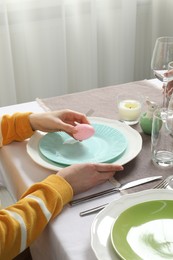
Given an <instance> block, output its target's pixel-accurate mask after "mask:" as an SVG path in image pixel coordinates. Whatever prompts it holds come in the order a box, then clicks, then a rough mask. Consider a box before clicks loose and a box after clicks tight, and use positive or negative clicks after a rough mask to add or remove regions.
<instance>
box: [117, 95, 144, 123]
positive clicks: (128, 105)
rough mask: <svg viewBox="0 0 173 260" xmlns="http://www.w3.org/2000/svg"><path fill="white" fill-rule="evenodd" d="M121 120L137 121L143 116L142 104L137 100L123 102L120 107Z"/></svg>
mask: <svg viewBox="0 0 173 260" xmlns="http://www.w3.org/2000/svg"><path fill="white" fill-rule="evenodd" d="M118 110H119V116H120V119H121V120H127V121H136V120H138V119H139V117H140V114H141V104H140V102H139V101H137V100H131V99H128V100H122V101H120V103H119V105H118Z"/></svg>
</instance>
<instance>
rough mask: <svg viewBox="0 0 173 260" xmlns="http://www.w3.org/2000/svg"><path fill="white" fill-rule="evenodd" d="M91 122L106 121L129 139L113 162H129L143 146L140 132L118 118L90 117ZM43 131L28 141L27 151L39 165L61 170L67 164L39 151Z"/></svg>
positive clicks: (122, 163)
mask: <svg viewBox="0 0 173 260" xmlns="http://www.w3.org/2000/svg"><path fill="white" fill-rule="evenodd" d="M89 119H90V122H91V123H104V124H105V125H108V126H111V127H112V128H115V129H117V130H118V131H120V132H121V133H122V134H123V135H124V136H125V137H126V138H127V140H128V146H127V149H126V150H125V152H124V153H123V155H122V156H121V157H120V158H119V159H117V160H115V161H114V162H113V163H116V164H121V165H124V164H126V163H127V162H129V161H131V160H132V159H134V158H135V157H136V156H137V155H138V153H139V152H140V151H141V148H142V138H141V136H140V134H139V133H138V132H137V131H136V130H134V129H133V128H132V127H130V126H128V125H126V124H125V123H121V122H119V121H117V120H111V119H106V118H101V117H90V118H89ZM43 135H44V134H43V133H40V132H36V133H35V134H34V135H33V136H32V137H31V138H30V139H29V141H28V143H27V152H28V154H29V156H30V157H31V158H32V159H33V160H34V161H35V162H36V163H37V164H39V165H41V166H43V167H45V168H47V169H50V170H55V171H57V170H59V169H61V168H63V167H65V166H63V165H60V164H58V163H54V162H50V161H49V160H47V159H46V158H45V157H43V156H42V155H41V153H40V152H39V147H38V146H39V141H40V139H41V138H42V137H43Z"/></svg>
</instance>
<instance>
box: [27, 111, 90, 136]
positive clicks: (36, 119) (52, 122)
mask: <svg viewBox="0 0 173 260" xmlns="http://www.w3.org/2000/svg"><path fill="white" fill-rule="evenodd" d="M29 119H30V124H31V127H32V129H33V130H40V131H43V132H57V131H64V132H66V133H68V134H69V135H72V134H74V133H75V129H74V126H75V125H76V123H75V122H77V123H83V124H90V123H89V121H88V119H87V117H86V116H85V115H84V114H82V113H79V112H76V111H73V110H69V109H65V110H59V111H52V112H45V113H37V114H36V113H33V114H30V116H29Z"/></svg>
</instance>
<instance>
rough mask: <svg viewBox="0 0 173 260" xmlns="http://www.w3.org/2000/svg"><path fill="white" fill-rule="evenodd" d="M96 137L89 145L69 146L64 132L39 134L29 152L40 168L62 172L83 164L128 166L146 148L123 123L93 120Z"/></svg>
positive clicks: (75, 144)
mask: <svg viewBox="0 0 173 260" xmlns="http://www.w3.org/2000/svg"><path fill="white" fill-rule="evenodd" d="M90 122H91V124H92V125H93V127H94V128H95V135H94V136H93V137H91V138H89V139H87V140H85V141H82V142H76V143H74V144H68V143H66V141H67V140H68V139H69V138H70V137H69V136H68V135H67V134H66V133H64V132H57V133H48V134H46V135H43V133H39V132H37V133H35V134H34V135H33V136H32V137H31V138H30V140H29V142H28V144H27V152H28V154H29V155H30V157H31V158H32V159H33V160H34V161H35V162H36V163H37V164H39V165H41V166H43V167H45V168H48V169H52V170H59V169H60V168H63V167H66V166H67V165H71V164H75V163H83V162H96V163H97V162H111V163H117V164H122V165H123V164H125V163H127V162H129V161H130V160H132V159H133V158H135V157H136V156H137V154H138V153H139V152H140V150H141V148H142V139H141V136H140V134H139V133H138V132H137V131H136V130H134V129H133V128H131V127H129V126H128V125H125V124H124V123H121V122H119V121H115V120H110V119H105V118H95V117H91V118H90Z"/></svg>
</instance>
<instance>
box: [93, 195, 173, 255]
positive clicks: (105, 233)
mask: <svg viewBox="0 0 173 260" xmlns="http://www.w3.org/2000/svg"><path fill="white" fill-rule="evenodd" d="M172 198H173V191H172V190H146V191H141V192H137V193H133V194H129V195H124V196H123V197H122V198H120V199H118V200H116V201H113V202H111V203H110V204H109V205H108V206H107V207H106V208H105V209H103V210H102V211H101V212H100V213H99V214H98V215H96V217H95V219H94V221H93V223H92V226H91V247H92V249H93V251H94V253H95V255H96V257H97V259H98V260H105V259H106V260H119V259H120V258H119V256H118V255H117V254H116V252H115V250H114V249H113V246H112V243H111V238H110V233H111V229H112V225H113V224H114V222H115V220H116V218H117V217H118V216H119V215H120V214H121V213H122V212H123V211H124V210H126V209H128V208H129V207H132V206H134V205H136V204H138V203H142V202H146V201H151V200H162V199H163V200H172Z"/></svg>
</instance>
